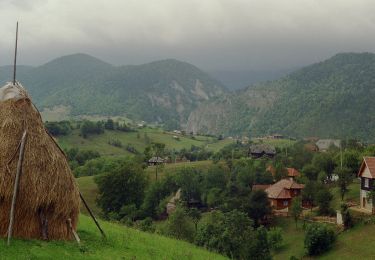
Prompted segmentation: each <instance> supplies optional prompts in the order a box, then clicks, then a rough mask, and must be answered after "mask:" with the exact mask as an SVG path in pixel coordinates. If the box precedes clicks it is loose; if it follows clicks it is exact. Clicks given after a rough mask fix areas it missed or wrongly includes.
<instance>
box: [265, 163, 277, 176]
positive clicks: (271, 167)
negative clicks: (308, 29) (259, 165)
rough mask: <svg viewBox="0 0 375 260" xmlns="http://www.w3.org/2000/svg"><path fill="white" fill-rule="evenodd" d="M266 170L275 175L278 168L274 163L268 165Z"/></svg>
mask: <svg viewBox="0 0 375 260" xmlns="http://www.w3.org/2000/svg"><path fill="white" fill-rule="evenodd" d="M266 171H267V172H270V173H271V174H272V175H275V173H276V169H275V167H273V166H272V165H268V167H267V168H266Z"/></svg>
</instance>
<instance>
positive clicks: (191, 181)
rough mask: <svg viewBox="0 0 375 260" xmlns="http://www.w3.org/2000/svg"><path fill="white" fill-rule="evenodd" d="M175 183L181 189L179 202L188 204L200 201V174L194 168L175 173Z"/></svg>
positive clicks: (201, 178)
mask: <svg viewBox="0 0 375 260" xmlns="http://www.w3.org/2000/svg"><path fill="white" fill-rule="evenodd" d="M174 178H175V181H176V184H177V186H178V187H180V188H181V200H183V201H185V202H190V201H192V200H197V201H200V200H201V193H202V191H201V186H202V180H203V177H202V173H201V172H200V171H199V170H197V169H195V168H184V169H181V170H179V171H178V172H176V174H175V176H174Z"/></svg>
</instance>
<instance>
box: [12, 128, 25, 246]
mask: <svg viewBox="0 0 375 260" xmlns="http://www.w3.org/2000/svg"><path fill="white" fill-rule="evenodd" d="M26 136H27V132H26V131H25V132H23V135H22V139H21V147H20V154H19V157H18V163H17V172H16V179H15V180H14V188H13V198H12V204H11V208H10V216H9V227H8V246H9V245H10V240H11V238H12V232H13V223H14V209H15V205H16V200H17V194H18V187H19V184H20V177H21V173H22V163H23V155H24V152H25V144H26Z"/></svg>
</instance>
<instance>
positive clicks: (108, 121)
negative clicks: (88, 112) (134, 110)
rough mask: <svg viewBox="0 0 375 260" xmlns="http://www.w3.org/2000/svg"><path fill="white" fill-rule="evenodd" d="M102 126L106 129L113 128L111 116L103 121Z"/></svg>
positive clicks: (113, 123)
mask: <svg viewBox="0 0 375 260" xmlns="http://www.w3.org/2000/svg"><path fill="white" fill-rule="evenodd" d="M104 128H105V129H108V130H114V129H115V122H114V121H113V120H112V119H111V118H108V119H107V121H106V122H105V123H104Z"/></svg>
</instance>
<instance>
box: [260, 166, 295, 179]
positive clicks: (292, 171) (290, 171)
mask: <svg viewBox="0 0 375 260" xmlns="http://www.w3.org/2000/svg"><path fill="white" fill-rule="evenodd" d="M285 169H286V172H287V176H288V177H289V178H292V179H295V178H296V177H300V176H301V173H300V172H299V171H298V170H296V169H295V168H285ZM266 171H267V172H270V173H271V174H272V176H273V177H274V178H275V174H276V169H275V167H273V166H272V165H269V166H268V167H267V168H266Z"/></svg>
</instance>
